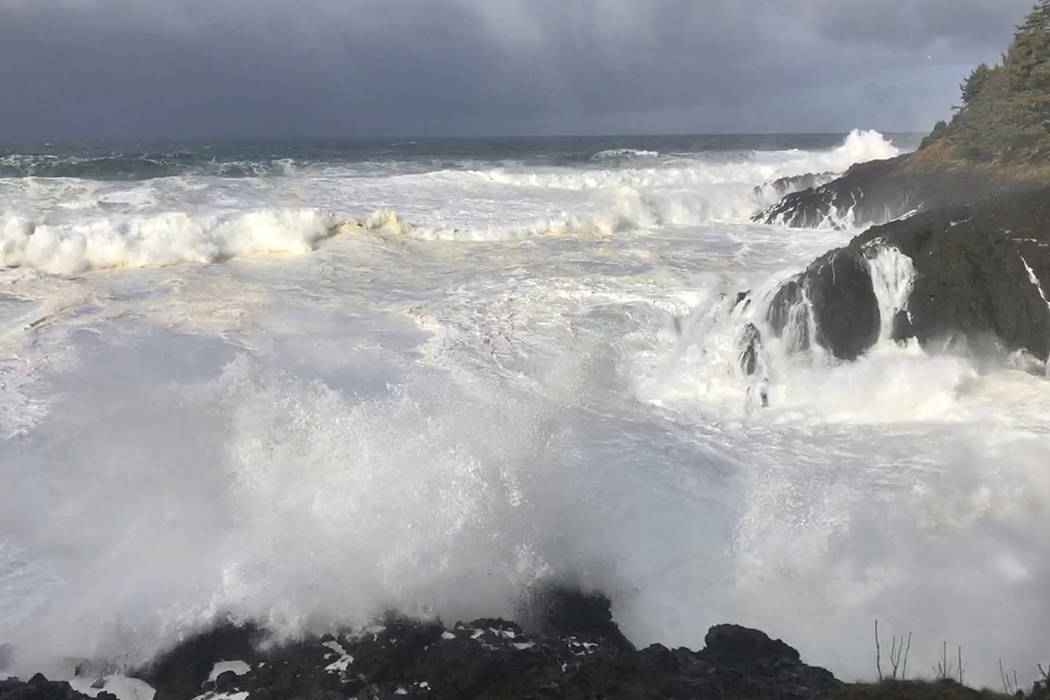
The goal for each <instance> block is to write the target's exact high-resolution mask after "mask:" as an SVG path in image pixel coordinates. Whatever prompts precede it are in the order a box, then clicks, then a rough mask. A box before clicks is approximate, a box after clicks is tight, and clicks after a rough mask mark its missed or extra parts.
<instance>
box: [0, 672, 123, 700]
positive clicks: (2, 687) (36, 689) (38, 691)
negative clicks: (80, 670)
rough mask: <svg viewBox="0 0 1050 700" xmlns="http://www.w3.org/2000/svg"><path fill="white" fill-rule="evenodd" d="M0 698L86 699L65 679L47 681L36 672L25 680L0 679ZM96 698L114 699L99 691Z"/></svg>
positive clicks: (7, 699) (100, 699) (11, 699)
mask: <svg viewBox="0 0 1050 700" xmlns="http://www.w3.org/2000/svg"><path fill="white" fill-rule="evenodd" d="M0 700H88V696H87V695H84V694H82V693H78V692H77V691H75V690H73V688H72V687H70V685H69V683H67V682H66V681H49V680H48V679H47V678H45V677H44V676H43V674H40V673H38V674H36V675H35V676H33V677H32V678H30V679H29V680H28V681H27V682H22V681H20V680H17V679H15V678H8V679H7V680H0ZM98 700H116V698H115V697H113V696H112V695H110V694H109V693H99V694H98Z"/></svg>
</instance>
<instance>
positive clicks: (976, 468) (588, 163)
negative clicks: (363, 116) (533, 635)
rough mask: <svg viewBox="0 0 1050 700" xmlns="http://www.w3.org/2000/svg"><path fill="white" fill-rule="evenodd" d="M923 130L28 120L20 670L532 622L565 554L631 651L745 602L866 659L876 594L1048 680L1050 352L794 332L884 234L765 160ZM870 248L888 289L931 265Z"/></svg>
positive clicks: (5, 607) (860, 147) (884, 150)
mask: <svg viewBox="0 0 1050 700" xmlns="http://www.w3.org/2000/svg"><path fill="white" fill-rule="evenodd" d="M917 144H918V137H917V136H914V135H901V134H896V135H894V134H889V135H883V134H879V133H876V132H870V131H868V132H863V131H855V132H852V133H850V134H848V135H846V134H826V135H758V136H689V137H615V138H612V137H610V138H532V139H489V140H440V141H439V140H422V139H421V140H418V141H411V140H405V141H397V142H395V141H390V142H377V141H376V142H334V141H332V142H321V141H316V142H263V141H256V142H237V143H232V142H226V143H214V144H208V143H186V144H175V143H149V144H106V145H96V146H78V145H73V144H8V145H5V146H0V484H2V487H3V488H2V491H0V494H2V495H0V502H2V506H0V676H2V675H3V674H4V672H7V673H11V674H26V675H29V674H31V673H33V672H35V671H38V670H40V671H44V672H45V673H48V674H49V675H50V676H66V677H68V676H70V675H71V674H72V670H73V666H74V665H75V664H76V663H77V662H78V660H81V659H92V660H95V661H96V662H99V663H103V664H105V663H112V664H116V666H118V667H120V666H133V665H136V664H140V663H142V662H144V661H146V660H148V659H149V658H150V657H151V656H153V655H154V654H156V653H157V652H158V651H160V650H163V649H165V648H166V647H168V646H170V645H171V644H173V643H174V642H176V641H177V640H179V639H181V638H183V637H184V636H185V635H187V634H189V633H192V632H194V631H199V630H202V629H205V628H206V627H207V626H208V625H209V624H211V623H212V622H213V621H214V620H216V619H217V618H219V617H221V616H231V617H233V618H234V619H238V620H255V621H258V622H260V623H261V624H263V625H265V626H266V627H267V628H268V629H270V630H271V631H272V632H273V633H274V635H276V636H277V637H278V638H281V637H285V638H287V637H294V636H296V635H301V634H304V633H319V632H324V631H327V630H330V629H332V628H333V627H338V626H361V625H367V624H368V623H369V622H370V621H371V620H372V619H374V618H375V616H377V615H380V614H382V613H383V612H384V611H386V610H397V611H400V612H402V613H406V614H410V615H421V616H439V617H441V619H443V620H445V621H449V622H452V621H455V620H456V619H466V618H474V617H480V616H505V617H509V616H513V614H514V612H515V606H516V605H517V602H518V601H519V600H520V598H521V596H522V593H523V592H524V591H526V590H528V589H529V587H530V586H532V585H534V584H536V583H537V582H543V581H549V580H558V581H563V582H569V583H575V584H579V585H581V586H584V587H587V588H596V589H600V590H602V591H604V592H605V593H607V594H608V595H609V596H610V598H611V599H612V601H613V610H614V614H615V617H616V620H617V621H618V622H619V623H620V625H621V626H622V628H623V630H624V631H625V633H626V634H627V635H628V637H629V638H631V639H632V641H634V642H635V643H636V644H639V645H642V644H648V643H651V642H661V643H663V644H665V645H667V646H677V645H686V646H690V647H697V646H699V645H700V644H701V642H702V639H703V635H704V633H705V631H706V630H707V628H708V627H709V626H711V625H713V624H716V623H721V622H734V623H739V624H744V625H749V626H755V627H759V628H761V629H763V630H765V631H766V632H768V633H770V634H771V635H773V636H774V637H783V638H784V639H785V640H786V641H788V642H789V643H791V644H793V645H795V646H797V647H798V648H799V649H800V651H801V652H802V654H803V658H805V659H806V660H808V661H810V662H812V663H816V664H820V665H826V666H828V667H829V668H830V669H831V670H833V671H834V672H835V673H836V674H838V675H839V676H841V677H843V678H847V679H851V678H870V677H872V676H873V675H874V650H873V640H872V626H873V623H874V621H875V620H876V619H877V620H879V625H880V629H881V630H882V631H883V635H884V637H885V639H884V641H886V640H888V638H889V636H890V635H892V634H897V635H901V634H908V633H911V634H912V638H913V642H912V649H911V662H910V663H911V667H912V668H914V669H917V670H918V672H920V673H925V674H926V675H932V671H929V668H930V667H931V666H932V665H933V664H934V663H936V661H937V660H938V659H940V658H941V653H942V645H943V643H945V642H947V644H948V646H949V647H950V648H951V649H953V650H954V649H955V647H956V646H962V647H963V654H964V658H965V662H966V665H967V668H966V678H967V681H968V682H974V683H982V682H983V683H987V684H990V685H996V686H998V684H999V668H998V664H997V662H998V660H999V659H1002V660H1003V663H1004V664H1005V665H1006V667H1007V668H1017V669H1018V673H1019V674H1021V673H1022V672H1023V673H1024V674H1025V675H1032V672H1034V670H1035V663H1036V661H1037V660H1039V658H1038V657H1039V654H1040V652H1045V650H1046V649H1047V648H1048V647H1050V608H1048V607H1047V606H1046V581H1047V580H1048V577H1050V539H1048V537H1047V534H1046V533H1048V532H1050V478H1048V472H1047V470H1048V465H1050V457H1048V455H1050V392H1048V391H1047V384H1046V382H1047V380H1046V378H1045V376H1042V375H1041V374H1040V373H1037V372H1033V371H1030V370H1031V367H1029V366H1026V362H1025V360H1024V358H1020V357H1013V358H1010V359H1009V360H1007V361H1003V360H996V359H992V358H984V357H977V356H973V355H970V354H966V353H964V352H936V351H935V350H936V349H935V348H929V349H927V350H923V349H921V348H919V347H918V346H916V345H897V344H894V343H892V342H890V341H889V340H888V339H885V338H884V339H883V340H881V341H880V342H879V343H878V344H877V345H876V347H875V348H874V349H873V350H871V351H870V352H869V353H868V354H867V355H865V356H864V357H862V358H860V359H859V360H857V361H856V362H852V363H844V362H839V361H836V360H834V359H832V358H830V357H829V356H828V355H827V354H826V353H824V352H823V351H821V350H820V349H819V348H810V349H808V350H798V349H797V348H796V347H794V346H793V345H792V343H791V342H790V338H785V339H784V340H778V339H776V338H774V337H772V335H771V334H769V333H768V330H767V328H768V326H767V324H766V322H765V306H766V305H768V303H769V300H770V298H771V296H772V294H773V293H774V292H775V291H776V289H777V285H778V284H779V283H780V282H782V281H784V280H785V279H787V278H789V277H790V276H791V275H793V274H795V273H797V272H799V271H800V270H801V269H802V268H804V267H805V266H806V265H807V264H808V263H809V262H810V261H811V260H812V259H813V258H815V257H817V256H818V255H820V254H822V253H823V252H825V251H826V250H828V249H830V248H833V247H836V246H838V245H843V244H845V243H846V242H847V241H848V240H849V239H850V238H851V237H852V236H853V235H855V234H856V233H857V232H858V230H859V229H858V228H857V227H856V226H855V225H854V222H852V220H851V218H850V216H849V213H848V212H847V213H845V214H844V215H843V216H841V217H840V218H837V219H835V220H829V221H827V222H825V223H824V225H822V226H821V227H819V228H814V229H789V228H786V227H782V226H771V225H763V224H756V223H752V222H751V220H750V217H751V215H752V214H754V213H755V212H757V211H759V210H760V209H761V208H762V207H764V206H767V205H769V204H772V203H774V202H775V201H777V199H778V197H779V196H780V194H782V192H783V187H777V186H775V185H773V184H771V183H773V182H774V181H776V180H778V179H779V178H783V177H789V176H796V175H802V174H805V173H817V174H824V173H836V172H842V171H844V170H845V169H846V168H848V167H849V166H850V165H851V164H853V163H857V162H861V161H865V160H870V159H875V158H887V157H891V156H893V155H896V154H898V153H902V152H906V151H909V150H912V149H914V148H915V147H916V146H917ZM872 266H873V273H874V274H875V280H876V283H877V293H878V296H879V301H880V305H881V306H882V308H883V311H884V317H886V318H888V317H889V315H890V314H891V313H892V312H893V311H895V310H896V308H898V307H899V305H900V303H901V299H905V298H906V297H907V289H908V285H909V284H910V275H911V274H912V273H911V269H910V266H909V265H908V264H907V260H906V259H904V260H902V259H901V257H900V256H894V255H893V254H892V251H888V252H886V254H884V255H881V256H879V257H878V258H877V259H875V260H873V261H872ZM745 291H750V292H751V294H750V297H749V299H750V300H751V302H750V303H748V304H745V305H741V304H739V303H738V299H740V298H741V297H739V295H740V293H741V292H745ZM748 324H753V326H754V327H755V328H756V329H757V330H758V331H760V332H762V331H765V332H763V334H762V337H763V344H762V349H761V353H759V356H758V357H757V359H756V364H757V371H756V372H754V373H752V374H748V373H746V372H745V371H744V370H743V369H742V366H741V365H742V362H741V360H742V346H741V339H742V337H743V335H744V334H745V333H746V332H747V328H748ZM884 335H887V336H888V332H886V333H884ZM1026 370H1027V371H1026ZM884 654H885V650H884Z"/></svg>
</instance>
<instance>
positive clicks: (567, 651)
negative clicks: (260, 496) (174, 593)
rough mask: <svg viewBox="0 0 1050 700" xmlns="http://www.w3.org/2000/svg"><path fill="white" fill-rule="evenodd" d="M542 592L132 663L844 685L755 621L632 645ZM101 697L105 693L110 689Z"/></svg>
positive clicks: (219, 675) (333, 697) (13, 694)
mask: <svg viewBox="0 0 1050 700" xmlns="http://www.w3.org/2000/svg"><path fill="white" fill-rule="evenodd" d="M546 603H547V604H546V606H545V609H544V612H543V614H542V615H540V616H532V617H531V619H525V620H523V623H524V624H525V625H526V626H527V627H528V628H529V629H528V631H526V629H524V628H523V627H522V626H520V625H518V624H517V623H513V622H508V621H506V620H495V619H480V620H474V621H473V622H469V623H457V624H455V625H453V626H451V627H446V626H444V625H442V624H440V623H437V622H418V621H410V620H404V619H398V618H390V619H388V620H386V621H385V622H384V623H383V624H381V625H376V626H375V627H372V628H370V629H369V630H366V631H364V632H359V633H355V634H341V635H338V636H332V635H329V636H326V637H323V638H319V639H308V640H304V641H301V642H298V643H295V644H290V645H284V646H279V647H276V648H271V649H260V648H259V647H258V646H257V645H258V644H259V643H260V642H261V641H263V636H262V634H261V632H260V631H259V630H258V629H256V628H253V627H234V626H222V627H219V628H216V629H214V630H212V631H210V632H208V633H205V634H202V635H199V636H197V637H194V638H192V639H189V640H187V641H185V642H183V643H182V644H180V645H179V646H178V647H176V648H175V649H173V650H171V651H170V652H169V653H167V654H166V655H164V656H163V657H161V658H160V659H158V660H157V661H155V662H154V663H153V664H152V665H151V666H149V667H148V668H144V669H140V670H139V671H137V672H135V673H133V674H132V675H134V676H136V677H138V678H141V679H143V680H144V681H146V682H147V683H149V684H150V685H151V686H152V687H153V688H155V689H156V691H157V694H156V699H155V700H189V699H190V698H200V700H219V699H220V698H230V699H232V700H245V699H246V698H251V700H296V699H300V700H342V699H343V698H360V699H362V700H363V699H365V698H368V699H379V698H389V699H390V700H400V699H401V698H434V699H442V700H443V699H448V700H453V699H457V700H458V699H469V698H488V699H499V698H777V699H782V700H793V699H795V698H815V697H823V696H827V695H829V694H830V693H833V692H834V691H836V690H837V689H839V688H840V687H841V685H842V684H841V683H839V681H837V680H835V678H834V677H833V676H832V674H831V673H830V672H829V671H827V670H825V669H822V668H816V667H813V666H808V665H806V664H804V663H803V662H802V661H801V660H800V658H799V654H798V652H797V651H795V650H794V649H792V648H791V647H790V646H788V645H787V644H785V643H784V642H782V641H780V640H773V639H770V638H769V637H768V636H766V635H765V634H763V633H762V632H759V631H757V630H752V629H746V628H743V627H738V626H735V625H720V626H717V627H713V628H711V630H710V631H709V632H708V634H707V637H706V639H705V643H706V647H705V648H704V649H703V650H702V651H699V652H697V651H690V650H688V649H668V648H666V647H663V646H661V645H658V644H657V645H653V646H650V647H648V648H647V649H643V650H637V649H635V648H634V647H633V646H632V645H631V644H630V642H628V641H627V639H626V638H624V636H623V635H622V634H621V633H620V631H619V629H618V628H617V627H616V625H615V623H613V622H612V616H611V614H610V612H609V601H608V599H606V598H605V597H603V596H601V595H585V594H581V593H578V592H569V593H565V592H560V593H558V594H557V595H556V596H552V597H550V598H549V599H548V600H547V602H546ZM220 662H226V663H223V664H221V665H218V666H217V665H216V664H219V663H220ZM234 662H240V663H234ZM99 685H101V684H99ZM84 697H86V696H84V695H81V694H80V693H77V692H75V691H74V690H72V689H71V688H70V687H69V685H68V684H67V683H64V682H51V681H48V680H47V679H45V678H43V677H42V676H37V677H34V678H33V679H31V680H30V681H29V682H27V683H23V682H22V681H16V680H8V681H6V682H4V681H0V699H2V700H14V699H15V698H18V700H46V699H52V698H54V699H58V698H62V699H63V700H79V699H80V698H84ZM99 697H100V698H103V700H108V698H107V695H106V693H105V692H104V691H103V692H102V693H100V695H99Z"/></svg>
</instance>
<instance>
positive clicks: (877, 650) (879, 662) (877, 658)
mask: <svg viewBox="0 0 1050 700" xmlns="http://www.w3.org/2000/svg"><path fill="white" fill-rule="evenodd" d="M875 670H876V671H877V672H878V674H879V682H880V683H881V682H882V649H881V648H880V646H879V621H878V620H875Z"/></svg>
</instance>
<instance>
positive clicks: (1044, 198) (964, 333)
mask: <svg viewBox="0 0 1050 700" xmlns="http://www.w3.org/2000/svg"><path fill="white" fill-rule="evenodd" d="M876 241H881V242H882V244H883V245H888V246H893V247H895V248H897V249H898V250H900V251H901V252H902V253H904V254H905V255H907V256H908V257H909V258H911V259H912V262H913V264H914V265H915V271H916V277H915V283H914V286H913V288H912V293H911V295H910V297H909V300H908V317H907V319H901V322H898V323H896V324H895V328H894V336H895V337H896V338H898V339H900V338H907V337H916V338H918V339H919V340H920V341H922V342H923V343H924V344H926V345H931V344H939V343H945V342H949V341H951V340H953V339H956V338H959V337H962V338H965V339H966V340H967V341H968V342H969V343H970V344H971V345H972V344H975V343H978V344H979V343H981V342H982V341H983V340H985V339H993V340H996V341H998V343H999V344H1001V346H1002V347H1003V348H1004V349H1006V350H1017V349H1024V350H1027V351H1028V352H1030V353H1031V354H1033V355H1035V356H1036V357H1038V358H1039V359H1041V360H1046V359H1047V356H1048V355H1050V306H1048V304H1047V299H1046V292H1047V290H1050V188H1043V189H1040V190H1036V191H1032V192H1025V193H1021V194H1014V195H1008V196H1004V197H994V198H989V199H986V200H983V201H981V202H978V203H975V204H972V205H968V206H961V207H951V208H947V209H942V210H938V211H931V212H927V213H924V214H922V215H919V216H916V217H913V218H911V219H908V220H906V221H900V222H893V223H891V224H887V225H885V226H879V227H875V228H872V229H870V230H868V231H866V232H865V233H864V234H862V235H861V236H859V237H858V238H857V239H856V240H855V241H854V242H853V243H851V244H850V246H851V247H855V246H857V245H860V246H864V245H870V244H872V243H874V242H876Z"/></svg>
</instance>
